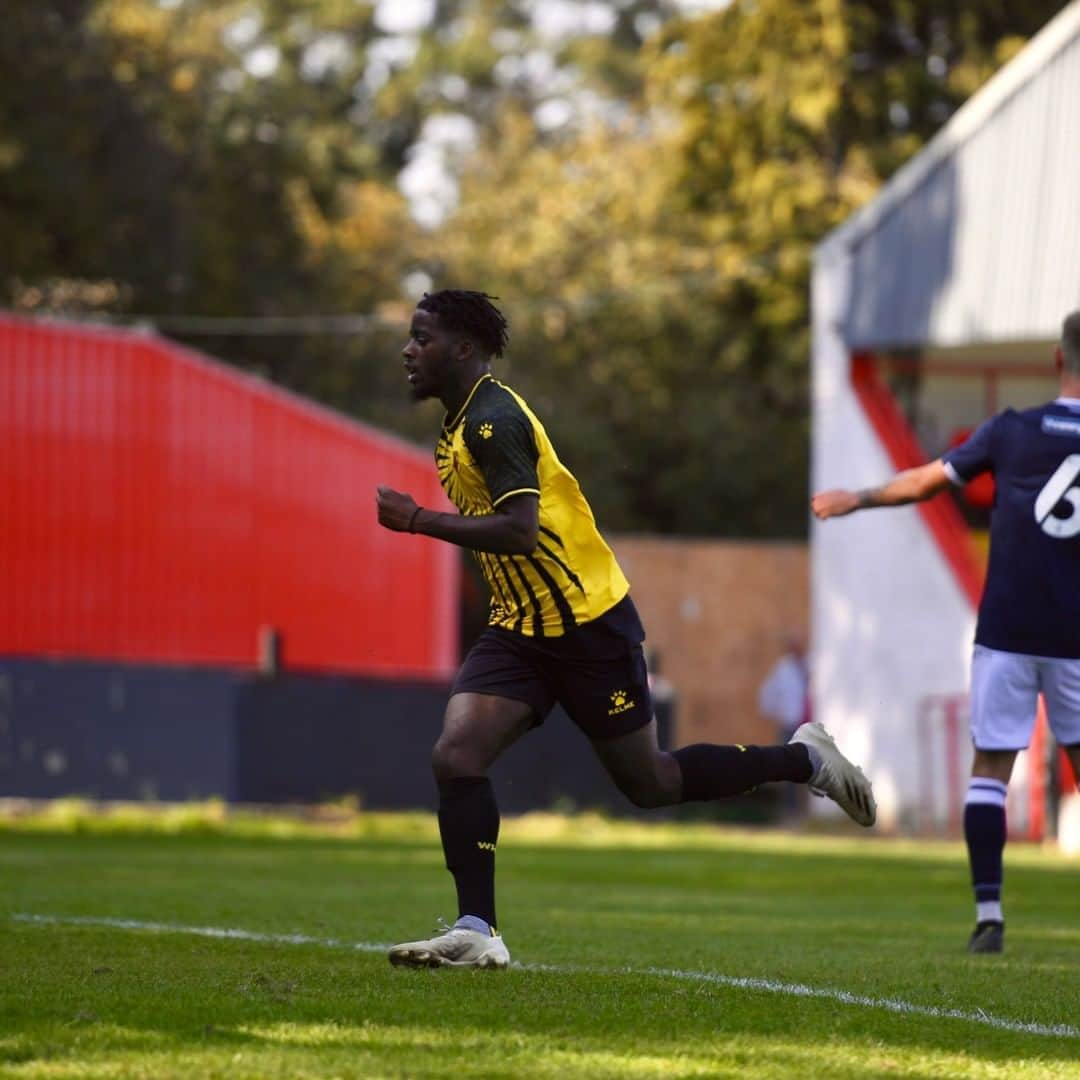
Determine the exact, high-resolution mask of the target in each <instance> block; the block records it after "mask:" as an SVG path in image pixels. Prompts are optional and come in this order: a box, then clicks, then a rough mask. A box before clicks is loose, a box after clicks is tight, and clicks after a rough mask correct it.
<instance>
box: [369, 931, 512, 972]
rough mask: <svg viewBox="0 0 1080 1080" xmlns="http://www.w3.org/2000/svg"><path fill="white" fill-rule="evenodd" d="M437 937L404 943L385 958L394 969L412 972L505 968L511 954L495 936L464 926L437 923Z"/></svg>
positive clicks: (497, 936)
mask: <svg viewBox="0 0 1080 1080" xmlns="http://www.w3.org/2000/svg"><path fill="white" fill-rule="evenodd" d="M439 931H440V932H439V933H438V934H436V935H435V937H432V938H428V939H427V940H426V941H405V942H402V944H400V945H394V946H393V947H392V948H391V949H390V952H389V954H388V957H389V960H390V963H391V964H393V965H395V967H412V968H437V967H460V968H504V967H507V966H509V964H510V950H509V949H508V948H507V947H506V945H505V944H504V942H503V939H502V938H501V937H500V936H499V935H498V934H496V933H494V932H492V933H490V934H482V933H481V932H480V931H479V930H469V929H467V928H466V927H464V926H447V925H446V923H444V922H442V921H441V920H440V924H439Z"/></svg>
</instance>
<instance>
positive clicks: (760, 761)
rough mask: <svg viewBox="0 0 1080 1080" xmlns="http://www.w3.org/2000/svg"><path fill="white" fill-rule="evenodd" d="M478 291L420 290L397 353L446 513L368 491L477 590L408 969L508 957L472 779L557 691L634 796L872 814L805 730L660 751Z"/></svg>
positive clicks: (403, 959) (629, 617) (609, 570)
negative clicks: (498, 374)
mask: <svg viewBox="0 0 1080 1080" xmlns="http://www.w3.org/2000/svg"><path fill="white" fill-rule="evenodd" d="M492 299H493V298H492V297H489V296H488V295H487V294H485V293H481V292H472V291H466V290H458V289H447V290H443V291H441V292H435V293H431V294H426V295H425V296H424V297H423V299H422V300H421V301H420V303H419V305H418V306H417V310H416V311H415V313H414V314H413V317H412V325H411V327H410V330H409V340H408V343H407V344H406V346H405V348H404V350H403V353H402V355H403V356H404V362H405V372H406V375H407V377H408V381H409V384H410V386H411V396H412V397H413V399H414V400H417V401H419V400H423V399H425V398H433V397H434V398H438V399H439V400H440V401H441V402H442V403H443V405H444V406H445V408H446V419H445V422H444V424H443V428H442V433H441V435H440V437H439V441H438V445H437V447H436V450H435V462H436V465H437V468H438V472H439V478H440V480H441V482H442V486H443V488H444V489H445V490H446V493H447V495H448V496H449V497H450V499H451V501H452V502H453V503H454V505H455V506H456V507H457V510H458V511H459V512H458V513H442V512H439V511H436V510H431V509H427V508H425V507H422V506H418V505H417V504H416V502H415V501H414V500H413V498H412V496H410V495H407V494H403V493H400V492H397V491H393V490H391V489H389V488H386V487H380V488H379V489H378V492H377V497H376V502H377V506H378V516H379V522H380V524H382V525H384V526H385V527H386V528H388V529H392V530H394V531H396V532H412V533H421V534H423V535H425V536H429V537H433V538H435V539H437V540H443V541H445V542H447V543H451V544H457V545H459V546H461V547H465V548H469V549H471V550H472V552H473V553H474V555H475V557H476V559H477V560H478V562H479V564H480V567H481V568H482V570H483V573H484V576H485V578H486V579H487V583H488V585H489V587H490V589H491V611H490V618H489V621H488V627H487V629H486V630H485V631H484V633H483V634H482V635H481V636H480V638H479V639H478V640H477V642H476V644H475V645H474V646H473V647H472V649H471V650H470V651H469V654H468V656H467V657H466V659H465V661H464V663H463V665H462V667H461V670H460V671H459V673H458V676H457V678H456V680H455V682H454V685H453V688H452V690H451V694H450V700H449V703H448V705H447V708H446V713H445V716H444V719H443V729H442V733H441V735H440V736H439V738H438V741H437V742H436V744H435V747H434V750H433V752H432V767H433V770H434V774H435V781H436V784H437V786H438V791H439V814H438V819H439V832H440V835H441V837H442V845H443V851H444V854H445V856H446V865H447V868H448V869H449V871H450V873H451V874H452V875H453V878H454V882H455V885H456V887H457V898H458V919H457V921H456V922H455V923H454V924H453V926H444V927H443V928H442V932H441V933H439V934H437V935H436V936H434V937H432V938H430V939H427V940H422V941H410V942H406V943H404V944H401V945H395V946H394V947H393V948H392V949H391V950H390V954H389V958H390V961H391V963H393V964H401V965H405V966H408V967H442V966H451V967H476V968H501V967H505V966H506V965H507V964H508V963H509V962H510V954H509V952H508V950H507V948H506V945H505V943H504V942H503V940H502V937H501V936H500V935H499V933H498V932H497V930H496V926H497V922H496V916H495V845H496V842H497V840H498V835H499V811H498V807H497V806H496V803H495V795H494V792H493V790H492V785H491V781H490V780H489V779H488V777H487V775H486V774H487V771H488V768H489V767H490V766H491V765H492V763H493V762H494V761H495V760H496V759H497V758H498V756H499V755H500V754H501V753H502V752H503V751H504V750H505V749H506V748H507V747H508V746H510V745H511V744H512V743H513V742H514V741H515V740H517V739H519V738H520V737H521V736H522V735H524V734H525V733H526V732H528V731H529V730H530V729H531V728H533V727H535V726H537V725H538V724H541V723H543V721H544V718H545V717H546V716H547V714H548V713H549V712H550V711H551V709H552V708H553V706H554V705H555V703H556V702H558V703H560V704H561V705H562V706H563V707H564V708H565V710H566V712H567V713H568V714H569V716H570V718H571V720H572V721H573V722H574V723H575V724H576V725H577V726H578V727H579V728H580V729H581V730H582V732H583V733H584V734H585V735H586V737H587V738H588V739H589V740H590V741H591V743H592V746H593V749H594V750H595V752H596V754H597V755H598V756H599V758H600V761H601V762H602V763H603V765H604V767H605V769H606V770H607V772H608V773H609V774H610V775H611V777H612V779H613V780H614V781H615V783H616V785H617V786H618V787H619V789H620V790H621V791H622V792H623V793H624V794H625V795H626V796H627V797H628V798H629V799H630V800H631V801H632V802H633V803H634V804H635V805H636V806H642V807H659V806H670V805H672V804H674V803H682V802H690V801H693V800H704V799H720V798H724V797H725V796H730V795H736V794H738V793H740V792H744V791H749V790H750V789H752V788H755V787H757V786H758V785H759V784H764V783H767V782H769V781H779V780H786V781H790V782H792V783H797V784H808V785H809V786H810V788H811V790H814V791H816V792H817V793H818V794H821V795H827V796H828V797H830V798H832V799H833V800H834V801H835V802H837V803H838V804H839V805H840V806H841V807H842V808H843V809H844V810H845V811H846V812H847V813H848V814H849V815H850V816H851V817H852V818H854V819H855V820H856V821H858V822H859V824H861V825H872V824H873V823H874V817H875V813H876V808H875V804H874V798H873V794H872V792H871V789H870V784H869V783H868V782H867V780H866V778H865V777H864V776H863V775H862V773H861V772H860V771H859V770H858V769H857V768H855V766H853V765H852V764H851V763H850V762H848V761H847V760H846V759H845V758H844V757H843V755H842V754H841V753H840V751H839V750H838V749H837V748H836V745H835V743H834V742H833V740H832V739H831V738H830V737H829V736H828V734H826V732H825V731H824V729H823V728H822V727H821V725H820V724H805V725H803V726H802V727H801V728H799V730H798V732H797V733H796V734H795V736H794V737H793V738H792V739H791V741H790V742H789V743H788V744H787V745H783V746H713V745H704V744H699V745H695V746H687V747H684V748H682V749H680V750H676V751H675V752H674V753H670V754H669V753H664V752H662V751H661V750H660V749H659V747H658V745H657V738H656V722H655V720H654V718H653V714H652V707H651V702H650V698H649V687H648V679H647V672H646V668H645V659H644V655H643V652H642V641H643V640H644V638H645V632H644V630H643V629H642V626H641V622H640V620H639V619H638V614H637V611H636V610H635V608H634V604H633V601H632V600H631V599H630V597H629V595H628V592H629V584H628V582H627V580H626V578H625V577H624V576H623V573H622V571H621V570H620V568H619V564H618V563H617V562H616V560H615V557H614V555H613V554H612V552H611V549H610V548H609V547H608V545H607V544H606V543H605V542H604V539H603V538H602V537H601V535H600V533H599V532H598V531H597V528H596V523H595V521H594V519H593V515H592V511H591V510H590V509H589V504H588V503H587V502H586V501H585V497H584V495H583V494H582V492H581V489H580V488H579V487H578V483H577V481H576V480H575V479H574V477H573V476H572V475H571V474H570V472H569V471H568V470H567V469H566V467H565V466H564V465H563V464H562V462H561V461H560V460H559V458H558V456H557V455H556V453H555V450H554V448H553V446H552V445H551V441H550V440H549V438H548V436H547V432H546V431H545V430H544V427H543V425H542V424H541V423H540V421H539V420H538V419H537V418H536V416H535V415H534V414H533V412H532V410H531V409H530V408H529V407H528V405H527V404H526V403H525V402H524V401H523V400H522V398H521V397H520V396H519V395H518V394H516V393H515V392H514V391H513V390H511V389H510V388H509V387H508V386H506V385H504V384H503V383H501V382H499V381H498V380H496V379H495V378H493V377H492V374H491V361H492V358H494V357H499V356H501V355H502V354H503V350H504V349H505V348H506V345H507V340H508V338H507V322H506V319H505V318H504V317H503V315H502V313H501V312H500V311H499V309H498V308H496V307H495V306H494V305H493V304H492V303H491V300H492Z"/></svg>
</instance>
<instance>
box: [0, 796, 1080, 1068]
mask: <svg viewBox="0 0 1080 1080" xmlns="http://www.w3.org/2000/svg"><path fill="white" fill-rule="evenodd" d="M1007 860H1008V862H1007V882H1006V908H1007V912H1008V915H1009V919H1010V922H1009V929H1008V941H1007V950H1008V951H1007V952H1006V954H1005V955H1004V956H1001V957H972V956H968V955H966V954H965V952H964V948H963V946H964V942H965V939H966V936H967V934H968V932H969V930H970V923H971V919H970V909H971V901H970V896H969V890H968V885H967V870H966V866H965V863H964V857H963V851H962V848H961V847H960V846H958V845H955V844H917V843H913V842H894V841H883V840H879V839H876V838H874V837H873V836H872V835H865V834H864V835H858V836H856V835H854V834H853V835H851V836H850V837H848V836H845V837H843V838H835V839H833V838H824V837H810V836H790V835H784V834H781V833H770V832H761V833H750V832H738V831H731V830H721V829H717V828H714V827H710V826H705V825H695V826H680V825H673V824H670V823H665V824H659V825H655V826H648V825H638V824H621V823H616V822H609V821H605V820H603V819H600V818H595V817H583V818H569V819H564V818H555V817H551V816H538V817H534V818H526V819H520V820H517V821H507V822H505V823H504V829H503V837H502V841H501V842H500V852H499V862H500V878H501V889H500V914H501V919H502V921H503V930H504V932H505V934H506V939H507V943H508V944H509V946H510V949H511V952H512V954H513V956H514V959H515V961H516V962H518V963H519V964H520V965H521V966H516V967H515V968H514V969H512V970H510V971H508V972H495V973H480V972H468V971H419V972H415V971H405V970H399V969H393V968H391V967H390V966H389V965H388V964H387V963H386V960H385V957H384V956H383V955H382V953H381V952H380V951H378V950H377V946H379V945H380V944H385V943H388V942H390V941H394V940H400V939H402V938H405V937H415V936H419V935H421V934H425V933H426V932H427V931H428V930H430V929H431V928H433V926H434V922H435V919H436V917H437V916H439V915H443V916H446V917H450V916H452V915H453V911H452V888H451V884H450V880H449V877H448V876H447V874H446V871H445V870H444V869H443V866H442V854H441V851H440V850H439V847H438V841H437V837H436V834H435V830H434V824H433V822H432V820H431V819H430V818H428V817H425V816H422V815H421V816H417V815H406V816H400V817H399V816H393V815H374V814H355V813H351V814H350V813H341V814H334V813H327V814H322V815H316V816H315V819H314V820H311V819H310V816H309V817H308V818H300V817H295V816H294V817H288V818H286V817H264V816H258V815H236V814H231V813H227V812H225V811H224V809H223V808H221V807H220V806H214V805H211V806H209V807H203V808H197V807H196V808H191V807H188V808H177V809H174V810H170V811H167V812H159V813H151V812H147V811H144V810H139V809H136V808H118V809H115V810H112V811H110V812H109V813H105V814H101V813H97V812H94V811H93V809H92V808H89V807H86V806H84V805H82V804H63V805H60V806H54V807H52V808H51V811H50V812H49V813H44V814H39V813H35V814H28V815H24V816H21V817H8V818H6V819H3V820H2V821H0V880H2V881H3V883H4V896H5V903H4V907H5V908H6V911H4V912H3V913H0V1076H5V1077H6V1076H11V1077H35V1078H37V1077H41V1078H44V1077H50V1078H51V1077H72V1078H74V1077H114V1076H115V1077H141V1076H145V1077H153V1078H159V1077H192V1076H199V1077H211V1076H221V1077H230V1078H231V1077H329V1076H343V1077H381V1076H409V1077H428V1076H430V1077H448V1078H449V1077H463V1076H477V1077H574V1076H576V1077H589V1078H593V1077H663V1078H669V1077H683V1076H686V1077H690V1076H721V1077H722V1076H742V1077H745V1076H753V1077H796V1076H798V1077H830V1078H834V1077H836V1078H842V1077H850V1078H852V1080H854V1078H860V1080H861V1078H864V1077H875V1076H890V1077H892V1076H911V1077H927V1078H929V1077H949V1076H956V1077H967V1076H973V1077H1001V1078H1005V1077H1008V1078H1010V1080H1012V1078H1014V1077H1021V1078H1023V1077H1030V1078H1032V1080H1034V1078H1039V1080H1042V1078H1043V1077H1080V1016H1078V1013H1077V1008H1076V1005H1077V1002H1078V1001H1080V964H1078V961H1080V903H1078V902H1077V899H1076V898H1077V896H1080V863H1077V862H1075V861H1073V862H1068V861H1066V860H1064V859H1062V858H1061V857H1060V856H1057V855H1056V854H1054V853H1053V852H1048V851H1041V850H1038V849H1035V848H1031V847H1027V846H1021V845H1012V846H1011V847H1010V849H1009V851H1008V854H1007ZM149 925H153V926H155V927H157V929H150V928H148V926H149ZM229 929H231V930H237V931H244V932H246V933H247V934H248V935H249V936H247V937H215V936H208V935H212V934H214V933H217V932H219V931H222V930H229ZM354 945H361V946H364V947H363V948H359V949H358V948H354V947H352V946H354ZM739 980H743V981H742V982H740V981H739ZM799 988H802V989H799ZM828 994H831V995H833V996H821V995H828ZM815 995H818V996H815ZM1024 1024H1029V1025H1034V1026H1035V1027H1036V1028H1037V1031H1038V1032H1040V1033H1033V1032H1031V1031H1024V1030H1020V1028H1021V1026H1022V1025H1024ZM1053 1031H1057V1032H1058V1034H1051V1033H1050V1032H1053Z"/></svg>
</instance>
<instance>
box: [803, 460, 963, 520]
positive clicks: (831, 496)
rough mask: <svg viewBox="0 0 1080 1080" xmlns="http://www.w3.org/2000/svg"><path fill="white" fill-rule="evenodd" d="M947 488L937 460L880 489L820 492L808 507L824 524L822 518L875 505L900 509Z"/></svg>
mask: <svg viewBox="0 0 1080 1080" xmlns="http://www.w3.org/2000/svg"><path fill="white" fill-rule="evenodd" d="M948 486H949V474H948V473H947V472H946V471H945V463H944V462H943V461H942V460H941V459H940V458H939V459H938V460H937V461H931V462H930V464H928V465H920V466H918V467H917V468H915V469H905V470H904V471H903V472H900V473H897V474H896V475H895V476H894V477H893V478H892V479H891V480H890V481H889V482H888V483H887V484H882V485H881V487H875V488H864V489H863V490H862V491H848V490H846V489H844V488H836V489H834V490H832V491H820V492H818V493H817V494H816V495H815V496H814V497H813V498H812V499H811V500H810V508H811V509H812V510H813V511H814V514H815V515H816V516H817V517H818V518H820V519H821V520H822V521H824V520H825V519H826V518H831V517H844V516H845V515H846V514H851V513H854V512H855V511H856V510H870V509H872V508H874V507H875V506H904V505H906V504H907V503H913V502H922V501H923V500H924V499H929V498H931V497H932V496H934V495H936V494H937V493H938V492H939V491H944V490H945V488H947V487H948Z"/></svg>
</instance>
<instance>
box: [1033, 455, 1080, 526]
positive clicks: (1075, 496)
mask: <svg viewBox="0 0 1080 1080" xmlns="http://www.w3.org/2000/svg"><path fill="white" fill-rule="evenodd" d="M1077 477H1080V454H1070V455H1069V456H1068V457H1067V458H1066V459H1065V460H1064V461H1063V462H1062V463H1061V464H1060V465H1059V466H1058V467H1057V469H1056V470H1055V471H1054V475H1053V476H1051V477H1050V479H1049V480H1047V481H1046V484H1045V485H1044V486H1043V489H1042V491H1040V492H1039V494H1038V496H1037V498H1036V499H1035V520H1036V521H1037V522H1038V523H1039V528H1041V529H1042V531H1043V532H1044V533H1046V534H1047V535H1048V536H1055V537H1057V538H1059V539H1062V540H1067V539H1069V538H1070V537H1073V536H1077V535H1080V484H1076V483H1075V481H1076V479H1077ZM1062 499H1064V500H1066V501H1067V502H1068V503H1070V504H1071V506H1072V512H1071V513H1070V514H1069V516H1068V517H1053V516H1052V515H1051V511H1052V510H1053V509H1054V507H1055V506H1057V504H1058V503H1059V502H1061V500H1062Z"/></svg>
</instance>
